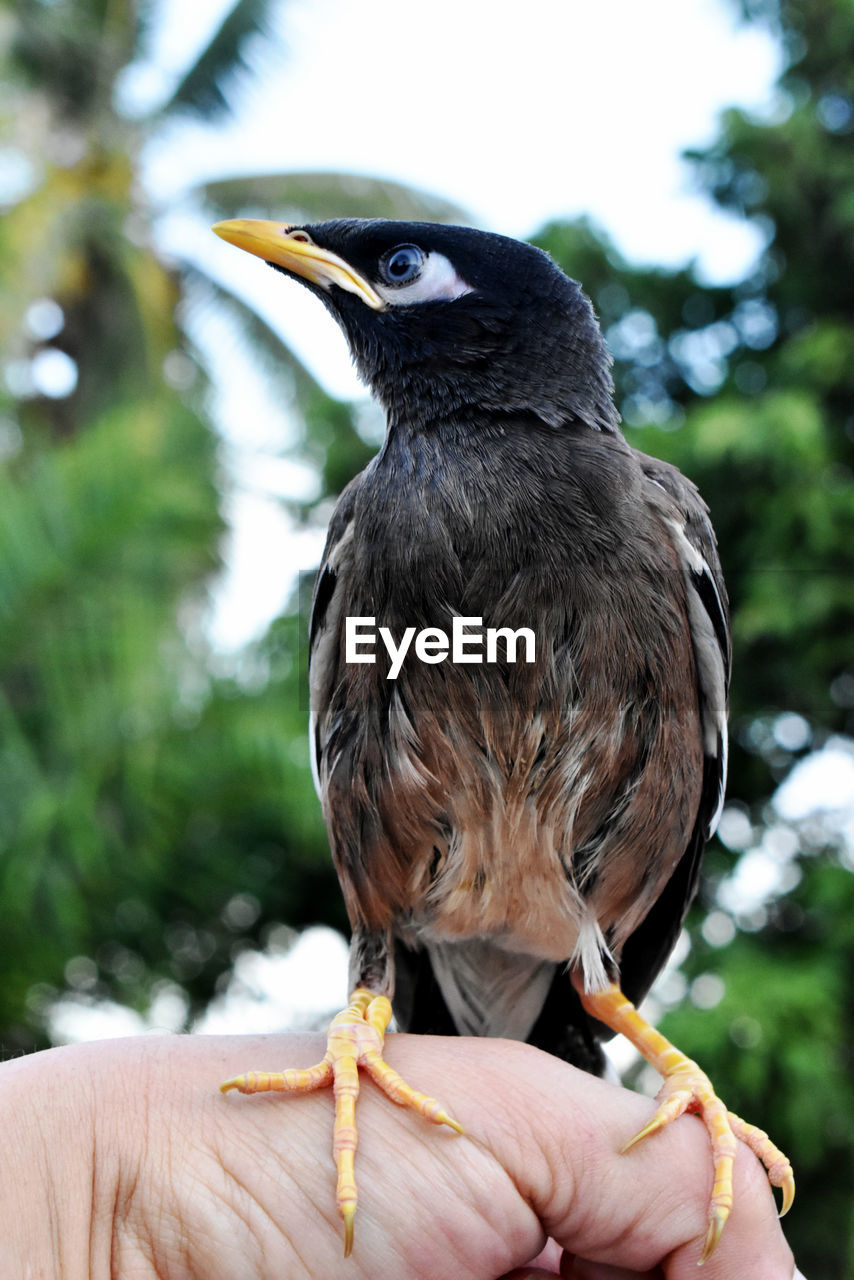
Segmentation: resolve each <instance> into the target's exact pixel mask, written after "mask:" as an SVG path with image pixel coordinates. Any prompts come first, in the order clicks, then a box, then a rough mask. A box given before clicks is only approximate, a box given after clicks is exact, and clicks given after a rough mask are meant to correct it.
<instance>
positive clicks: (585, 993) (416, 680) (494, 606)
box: [214, 220, 794, 1260]
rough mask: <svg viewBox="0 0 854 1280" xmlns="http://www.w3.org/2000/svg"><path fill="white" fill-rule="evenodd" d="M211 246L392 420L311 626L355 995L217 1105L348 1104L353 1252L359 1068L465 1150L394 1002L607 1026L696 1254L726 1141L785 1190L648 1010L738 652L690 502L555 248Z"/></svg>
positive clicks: (574, 1039)
mask: <svg viewBox="0 0 854 1280" xmlns="http://www.w3.org/2000/svg"><path fill="white" fill-rule="evenodd" d="M214 230H215V231H216V232H217V234H218V235H220V236H222V238H223V239H225V240H228V241H230V242H231V243H232V244H234V245H237V246H238V247H239V248H242V249H246V250H248V251H249V252H250V253H253V254H256V255H257V256H258V257H261V258H263V259H264V260H265V261H266V262H268V263H270V264H271V265H272V266H274V267H276V268H278V269H279V270H281V271H283V272H284V273H285V274H286V275H290V276H294V277H296V278H297V279H298V280H300V281H302V282H303V283H304V284H306V285H307V286H308V288H309V289H310V290H311V291H312V292H313V293H315V294H316V295H317V296H318V297H319V298H320V299H321V300H322V301H323V303H324V304H325V305H326V306H327V307H328V308H329V310H330V311H331V312H332V314H333V316H334V317H335V319H336V320H337V321H338V323H339V325H340V326H341V328H342V329H343V331H344V334H345V335H346V338H347V340H348V343H349V345H350V349H351V352H352V355H353V359H354V361H355V364H356V367H357V370H358V372H359V374H360V375H361V377H362V378H363V379H364V381H365V382H367V383H368V385H369V386H370V387H371V389H372V391H373V393H374V395H375V396H376V398H377V400H378V401H379V402H380V404H381V405H382V407H383V409H384V410H385V415H386V424H387V426H386V437H385V443H384V445H383V447H382V449H381V450H380V452H379V454H378V455H377V457H376V458H374V460H373V461H372V462H371V464H370V465H369V466H368V467H367V468H366V469H365V470H364V471H363V472H362V473H361V474H360V475H358V476H357V477H356V479H355V480H353V482H352V483H351V484H350V485H348V487H347V488H346V489H345V491H344V493H343V494H342V495H341V498H340V500H339V502H338V505H337V507H336V509H335V513H334V515H333V517H332V522H331V525H330V529H329V536H328V540H327V543H326V549H325V552H324V555H323V561H322V564H321V567H320V570H319V573H318V576H317V582H316V586H315V591H314V601H313V608H312V618H311V639H310V644H311V667H310V688H311V713H312V714H311V730H310V732H311V745H312V754H313V758H314V763H315V770H316V773H315V776H316V781H317V785H318V791H319V794H320V797H321V800H322V804H323V812H324V816H325V819H326V824H327V827H328V830H329V837H330V841H331V846H332V854H333V857H334V860H335V866H336V869H337V872H338V876H339V878H340V881H341V886H342V889H343V892H344V897H345V901H346V905H347V911H348V914H349V918H350V923H351V925H352V931H353V933H352V942H351V947H350V979H351V989H352V991H353V995H352V997H351V1003H350V1005H349V1007H348V1008H347V1009H346V1010H345V1011H344V1012H343V1013H341V1014H339V1015H338V1016H337V1017H336V1018H335V1019H334V1021H333V1023H332V1027H331V1029H330V1035H329V1042H328V1051H327V1053H326V1056H325V1058H324V1059H323V1061H322V1062H321V1063H319V1064H318V1065H317V1066H316V1067H313V1068H311V1069H309V1070H305V1071H300V1070H289V1071H284V1072H277V1073H254V1072H253V1073H249V1074H247V1075H245V1076H241V1077H239V1078H237V1079H235V1080H231V1081H228V1082H227V1083H226V1085H224V1086H223V1088H236V1089H240V1090H242V1091H243V1092H247V1093H251V1092H256V1091H260V1090H267V1089H281V1090H291V1091H300V1090H307V1089H315V1088H318V1087H321V1086H322V1085H326V1084H331V1083H332V1082H333V1080H334V1083H335V1089H336V1118H335V1136H334V1150H335V1157H336V1161H337V1167H338V1189H337V1203H338V1210H339V1212H340V1214H341V1216H342V1218H343V1219H344V1223H345V1248H346V1251H347V1252H348V1253H349V1251H350V1248H351V1245H352V1239H353V1215H354V1213H355V1208H356V1187H355V1182H354V1176H353V1157H354V1151H355V1146H356V1128H355V1118H354V1107H355V1099H356V1095H357V1093H358V1066H359V1065H361V1066H363V1067H364V1068H365V1069H366V1070H367V1071H368V1072H369V1073H370V1074H371V1076H372V1077H373V1078H374V1080H375V1081H376V1082H377V1084H378V1085H379V1086H380V1088H381V1089H383V1090H384V1091H385V1092H386V1093H387V1094H388V1095H389V1097H391V1098H392V1099H393V1100H394V1101H395V1102H397V1103H400V1104H403V1105H408V1106H411V1107H414V1108H415V1109H416V1110H418V1111H420V1112H422V1113H423V1114H424V1115H425V1116H426V1117H427V1118H428V1119H430V1120H433V1121H435V1122H437V1123H445V1124H450V1125H452V1126H454V1127H456V1128H458V1127H459V1126H457V1125H456V1123H455V1121H453V1120H452V1119H451V1118H450V1116H449V1115H448V1114H447V1113H446V1112H445V1111H444V1110H443V1109H442V1107H441V1106H440V1105H439V1103H438V1102H436V1101H435V1100H434V1099H432V1098H428V1097H425V1096H424V1095H423V1094H419V1093H416V1092H415V1091H413V1090H412V1089H410V1088H409V1086H408V1085H406V1084H405V1083H404V1082H403V1080H401V1078H400V1077H399V1076H398V1075H397V1074H396V1073H395V1072H394V1071H393V1070H392V1069H391V1068H390V1067H388V1066H387V1065H386V1064H385V1063H384V1062H383V1060H382V1057H381V1050H382V1045H383V1036H384V1032H385V1030H386V1028H387V1026H388V1024H389V1021H390V1019H391V1015H392V1009H393V1010H394V1015H395V1018H396V1020H397V1024H398V1026H399V1027H400V1028H401V1029H402V1030H408V1031H415V1032H431V1033H440V1034H454V1033H458V1034H461V1035H493V1036H509V1037H513V1038H516V1039H519V1040H526V1041H528V1042H529V1043H531V1044H534V1045H537V1046H539V1047H540V1048H541V1049H545V1050H547V1051H548V1052H550V1053H553V1054H557V1055H558V1056H560V1057H561V1058H564V1059H565V1060H566V1061H568V1062H571V1063H574V1064H576V1065H577V1066H580V1067H583V1068H585V1069H587V1070H589V1071H593V1072H597V1073H600V1072H601V1071H602V1069H603V1054H602V1049H601V1041H602V1040H603V1039H605V1038H607V1037H608V1036H609V1035H611V1034H613V1033H614V1032H620V1033H622V1034H623V1035H625V1036H626V1037H627V1038H628V1039H629V1040H630V1041H631V1042H632V1043H633V1044H634V1045H635V1046H636V1047H637V1048H638V1049H639V1051H640V1052H641V1053H642V1054H643V1056H644V1057H645V1058H646V1059H647V1061H648V1062H650V1063H651V1064H652V1065H653V1066H654V1067H655V1068H656V1069H657V1070H658V1071H659V1072H660V1073H661V1074H662V1075H663V1076H664V1085H663V1088H662V1090H661V1092H660V1094H659V1096H658V1101H659V1104H660V1105H659V1107H658V1110H657V1111H656V1113H655V1115H654V1117H653V1118H652V1120H651V1121H650V1122H649V1124H647V1125H646V1126H645V1127H644V1129H643V1130H642V1131H641V1132H640V1133H639V1134H638V1135H637V1136H636V1137H635V1138H634V1139H633V1140H632V1141H631V1142H629V1143H628V1146H629V1147H630V1146H632V1144H633V1142H637V1141H638V1140H639V1139H641V1138H643V1137H646V1136H648V1135H650V1134H652V1133H655V1132H656V1131H657V1130H659V1129H661V1128H663V1127H664V1126H665V1125H666V1124H668V1123H669V1122H670V1121H672V1120H673V1119H675V1118H676V1117H677V1116H679V1115H681V1114H682V1113H683V1112H685V1111H693V1112H698V1113H699V1114H700V1115H701V1117H702V1119H703V1121H704V1122H705V1125H706V1127H707V1129H708V1132H709V1136H710V1139H711V1146H712V1156H713V1161H714V1189H713V1193H712V1197H711V1203H710V1207H709V1219H708V1231H707V1234H706V1238H705V1241H704V1244H703V1246H702V1252H701V1260H703V1259H705V1258H707V1257H708V1256H709V1254H710V1253H711V1251H712V1250H713V1249H714V1247H715V1245H716V1243H717V1241H718V1239H719V1237H720V1233H721V1231H722V1229H723V1225H724V1222H725V1221H726V1218H727V1215H728V1213H729V1210H730V1207H731V1204H732V1164H733V1158H734V1156H735V1153H736V1145H737V1139H739V1138H741V1139H742V1140H743V1141H745V1142H746V1143H747V1144H748V1145H749V1146H750V1147H751V1148H752V1150H753V1151H754V1152H755V1153H756V1155H757V1156H758V1157H759V1158H760V1159H761V1160H762V1161H763V1162H764V1164H765V1166H766V1168H767V1170H768V1174H769V1178H770V1180H771V1182H772V1183H773V1184H775V1185H777V1186H780V1187H782V1189H783V1211H784V1212H785V1210H786V1209H787V1208H788V1207H789V1204H790V1203H791V1200H792V1197H793V1195H794V1181H793V1178H792V1170H791V1166H790V1165H789V1162H788V1160H787V1159H786V1158H785V1156H783V1155H782V1153H781V1152H780V1151H779V1150H778V1149H777V1148H776V1147H775V1146H774V1145H773V1144H772V1143H771V1142H770V1140H769V1139H768V1138H767V1136H766V1135H765V1134H764V1133H762V1132H761V1131H759V1130H757V1129H755V1128H754V1127H752V1126H750V1125H747V1124H745V1122H744V1121H742V1120H740V1119H739V1118H738V1117H737V1116H735V1115H733V1114H732V1113H731V1112H728V1111H727V1109H726V1107H725V1106H724V1105H723V1103H722V1102H721V1101H720V1100H719V1099H718V1097H717V1096H716V1094H715V1092H714V1089H713V1088H712V1085H711V1083H710V1081H709V1079H708V1077H707V1076H706V1075H705V1074H704V1073H703V1072H702V1071H701V1070H700V1068H699V1067H698V1066H697V1064H696V1063H694V1062H692V1061H691V1060H690V1059H688V1058H686V1057H685V1055H684V1054H682V1053H681V1052H679V1050H678V1049H676V1048H675V1047H674V1046H673V1045H671V1044H670V1043H669V1042H668V1041H667V1040H665V1038H664V1037H663V1036H662V1035H660V1034H659V1033H658V1032H657V1031H656V1030H655V1029H654V1028H653V1027H652V1026H650V1025H649V1024H648V1023H647V1022H646V1021H645V1020H644V1019H643V1018H642V1017H641V1016H640V1015H639V1014H638V1012H637V1010H636V1008H635V1004H636V1003H638V1002H639V1001H640V1000H641V999H642V998H643V996H644V995H645V994H646V992H647V991H648V990H649V987H650V985H651V983H652V982H653V980H654V978H655V976H656V975H657V973H658V972H659V970H660V969H661V967H662V965H663V964H664V962H665V960H666V959H667V957H668V955H669V953H670V951H671V949H672V947H673V945H674V942H675V940H676V938H677V935H678V933H679V930H680V928H681V925H682V921H683V919H684V916H685V913H686V911H687V909H688V906H689V904H690V902H691V899H692V897H693V896H694V893H695V890H696V887H697V880H698V875H699V869H700V860H701V855H702V852H703V847H704V845H705V843H706V841H707V840H708V839H709V837H710V835H711V834H712V832H713V831H714V828H715V825H716V822H717V819H718V816H719V814H720V810H721V805H722V800H723V791H724V783H725V774H726V714H727V693H728V684H729V666H730V627H729V613H728V605H727V598H726V592H725V589H724V584H723V580H722V577H721V569H720V562H719V559H718V554H717V549H716V542H715V536H714V533H713V531H712V527H711V524H710V522H709V517H708V512H707V509H706V507H705V505H704V503H703V501H702V499H701V498H700V496H699V494H698V492H697V490H696V489H695V487H694V486H693V485H692V484H691V483H690V481H688V480H686V479H685V478H684V477H683V476H682V475H681V474H680V472H679V471H677V470H676V469H675V468H674V467H672V466H669V465H668V464H667V463H664V462H659V461H657V460H655V459H653V458H650V457H647V456H645V455H644V454H642V453H639V452H638V451H637V450H636V449H633V448H631V447H630V446H629V445H628V443H627V442H626V440H625V439H624V437H623V436H622V434H621V433H620V430H619V425H618V423H619V418H618V414H617V411H616V409H615V406H614V400H613V382H612V378H611V372H610V363H611V362H610V358H609V355H608V353H607V350H606V347H605V345H604V342H603V339H602V336H601V334H600V331H599V327H598V324H597V322H596V319H595V316H594V313H593V310H592V307H591V305H590V303H589V302H588V300H587V298H586V297H585V295H584V294H583V292H582V290H581V288H580V287H579V286H578V284H576V283H575V282H574V281H573V280H570V279H569V278H568V277H567V276H566V275H564V274H563V272H562V271H560V270H559V268H558V267H557V266H555V264H554V263H553V262H552V261H551V259H550V258H549V257H548V256H547V255H546V254H545V253H543V252H542V251H541V250H539V249H536V248H534V247H533V246H531V245H528V244H524V243H520V242H518V241H515V240H512V239H508V238H506V237H504V236H498V235H491V234H487V233H484V232H481V231H475V230H472V229H469V228H464V227H449V226H437V225H432V224H429V223H405V222H390V221H372V220H369V221H362V220H346V221H333V222H323V223H318V224H316V225H307V226H289V225H282V224H281V223H277V222H259V221H232V222H224V223H220V224H218V225H217V226H216V227H215V228H214ZM381 629H382V630H381ZM484 636H485V637H486V644H484ZM407 637H408V645H407V643H406V641H407ZM532 637H533V644H531V643H530V641H531V638H532ZM413 640H414V646H413ZM351 641H352V642H353V643H351ZM356 641H358V643H356ZM381 641H382V642H381ZM405 646H406V647H405ZM532 650H533V651H532Z"/></svg>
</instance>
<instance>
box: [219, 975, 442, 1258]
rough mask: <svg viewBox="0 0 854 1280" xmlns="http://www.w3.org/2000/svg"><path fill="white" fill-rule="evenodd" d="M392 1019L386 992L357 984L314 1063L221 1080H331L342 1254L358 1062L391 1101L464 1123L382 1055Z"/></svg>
mask: <svg viewBox="0 0 854 1280" xmlns="http://www.w3.org/2000/svg"><path fill="white" fill-rule="evenodd" d="M390 1021H391V1004H390V1003H389V1001H388V1000H387V999H386V997H385V996H378V995H375V994H374V993H373V992H372V991H368V990H367V989H366V988H365V987H358V988H357V989H356V990H355V991H354V992H353V994H352V996H351V997H350V1003H349V1005H348V1006H347V1008H346V1009H344V1010H342V1012H341V1013H338V1014H336V1015H335V1017H334V1018H333V1019H332V1022H331V1023H330V1026H329V1035H328V1037H327V1041H326V1053H325V1054H324V1056H323V1058H322V1059H321V1061H320V1062H318V1063H317V1065H316V1066H313V1067H308V1068H307V1069H305V1070H298V1069H290V1070H287V1071H275V1072H269V1071H250V1072H247V1073H246V1074H245V1075H242V1076H235V1077H234V1079H233V1080H226V1081H225V1082H224V1083H223V1084H221V1085H220V1089H221V1090H222V1092H223V1093H227V1092H228V1090H229V1089H237V1090H239V1091H240V1092H241V1093H266V1092H270V1091H277V1092H283V1093H309V1092H311V1091H312V1090H314V1089H322V1088H324V1087H325V1086H327V1085H332V1088H333V1093H334V1097H335V1121H334V1124H333V1129H332V1152H333V1155H334V1158H335V1167H336V1169H337V1172H338V1183H337V1187H336V1191H335V1203H336V1205H337V1207H338V1212H339V1214H340V1215H341V1217H342V1219H343V1220H344V1255H345V1257H346V1256H348V1255H349V1254H350V1251H351V1250H352V1248H353V1219H354V1217H355V1214H356V1202H357V1199H358V1193H357V1191H356V1177H355V1170H354V1164H355V1156H356V1145H357V1143H358V1133H357V1130H356V1099H357V1098H358V1096H359V1067H360V1066H362V1067H364V1068H365V1070H366V1071H367V1072H368V1074H369V1075H370V1076H371V1077H372V1079H373V1080H374V1081H375V1082H376V1083H377V1084H378V1085H379V1087H380V1088H381V1089H382V1091H383V1093H385V1094H386V1095H387V1096H388V1097H389V1098H391V1100H392V1102H396V1103H397V1104H398V1106H401V1107H410V1108H411V1109H412V1110H413V1111H418V1112H419V1113H420V1114H421V1115H422V1116H424V1118H425V1119H427V1120H430V1121H432V1122H433V1124H446V1125H449V1126H450V1127H451V1128H452V1129H455V1130H456V1131H457V1133H462V1128H461V1126H460V1125H458V1124H457V1122H456V1120H453V1119H452V1118H451V1117H450V1116H449V1115H448V1113H447V1112H446V1111H445V1110H444V1109H443V1108H442V1107H441V1106H440V1104H439V1103H438V1102H437V1101H436V1099H435V1098H430V1097H428V1096H427V1094H425V1093H419V1092H418V1091H417V1090H416V1089H412V1088H410V1086H409V1085H408V1084H406V1082H405V1081H404V1080H403V1079H402V1077H401V1076H400V1075H398V1073H397V1072H396V1071H395V1070H394V1069H393V1068H392V1067H390V1066H389V1065H388V1063H387V1062H384V1061H383V1058H382V1047H383V1041H384V1039H385V1032H386V1028H387V1027H388V1024H389V1022H390Z"/></svg>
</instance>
